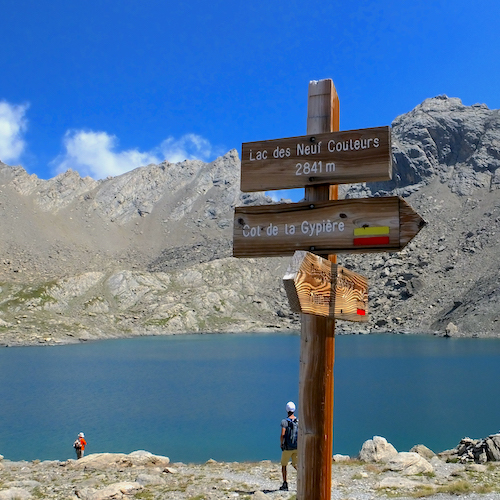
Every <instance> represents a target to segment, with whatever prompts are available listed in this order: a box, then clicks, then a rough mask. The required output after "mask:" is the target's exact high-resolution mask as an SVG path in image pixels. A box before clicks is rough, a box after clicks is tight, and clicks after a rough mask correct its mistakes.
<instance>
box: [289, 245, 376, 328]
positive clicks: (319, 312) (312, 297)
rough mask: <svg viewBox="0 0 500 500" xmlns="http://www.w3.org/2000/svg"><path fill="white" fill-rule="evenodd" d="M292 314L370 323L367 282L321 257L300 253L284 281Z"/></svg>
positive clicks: (296, 253) (294, 257)
mask: <svg viewBox="0 0 500 500" xmlns="http://www.w3.org/2000/svg"><path fill="white" fill-rule="evenodd" d="M283 285H284V287H285V290H286V294H287V297H288V302H289V303H290V308H291V309H292V311H293V312H297V313H304V314H314V315H316V316H324V317H328V318H333V319H342V320H345V321H358V322H363V321H368V281H367V279H366V278H365V277H363V276H361V275H359V274H356V273H354V272H352V271H349V270H348V269H346V268H345V267H342V266H338V265H337V264H334V263H333V262H330V261H329V260H326V259H323V258H322V257H320V256H319V255H315V254H313V253H310V252H304V251H297V252H295V254H294V255H293V257H292V261H291V262H290V265H289V266H288V269H287V272H286V274H285V276H284V277H283Z"/></svg>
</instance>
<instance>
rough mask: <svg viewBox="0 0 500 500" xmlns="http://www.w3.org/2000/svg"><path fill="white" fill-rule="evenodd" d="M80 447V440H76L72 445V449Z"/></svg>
mask: <svg viewBox="0 0 500 500" xmlns="http://www.w3.org/2000/svg"><path fill="white" fill-rule="evenodd" d="M81 447H82V443H81V442H80V438H78V439H77V440H76V441H75V442H74V443H73V448H76V449H78V448H81Z"/></svg>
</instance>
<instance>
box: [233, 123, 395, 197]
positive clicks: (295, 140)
mask: <svg viewBox="0 0 500 500" xmlns="http://www.w3.org/2000/svg"><path fill="white" fill-rule="evenodd" d="M241 150H242V153H241V190H242V191H243V192H245V191H268V190H272V189H289V188H299V187H305V186H311V185H315V184H325V183H329V184H346V183H349V182H359V179H363V180H364V182H368V181H372V182H373V181H386V180H388V179H390V178H391V176H392V153H391V129H390V128H389V127H378V128H366V129H360V130H349V131H343V132H330V133H327V134H316V135H306V136H304V137H290V138H288V139H277V140H274V141H261V142H247V143H244V144H243V145H242V148H241Z"/></svg>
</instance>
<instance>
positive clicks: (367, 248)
mask: <svg viewBox="0 0 500 500" xmlns="http://www.w3.org/2000/svg"><path fill="white" fill-rule="evenodd" d="M424 225H425V221H424V220H423V219H422V218H421V217H420V216H419V215H418V214H417V213H416V212H415V211H414V210H413V209H412V208H411V207H410V205H408V203H406V202H405V201H404V200H403V199H402V198H400V197H398V196H391V197H386V198H359V199H357V198H356V199H348V200H335V201H322V202H314V203H310V202H301V203H280V204H276V205H259V206H251V207H237V208H236V209H235V214H234V232H233V255H234V256H235V257H272V256H279V255H292V254H293V253H294V252H295V251H296V250H306V251H310V252H314V253H316V254H337V253H367V252H397V251H399V250H401V249H402V248H404V247H405V246H406V245H407V244H408V243H409V242H410V241H411V240H412V238H414V237H415V235H416V234H417V233H418V232H419V231H420V229H422V227H423V226H424Z"/></svg>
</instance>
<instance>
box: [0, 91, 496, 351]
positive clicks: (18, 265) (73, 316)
mask: <svg viewBox="0 0 500 500" xmlns="http://www.w3.org/2000/svg"><path fill="white" fill-rule="evenodd" d="M392 137H393V160H394V168H393V172H394V175H393V180H392V181H390V182H380V183H372V184H365V183H360V184H356V185H350V186H343V187H342V189H341V192H342V193H343V195H344V196H347V197H360V196H383V195H386V194H391V195H392V194H397V195H400V196H403V197H405V198H406V199H407V201H408V202H409V203H410V205H412V206H413V208H414V209H415V210H416V211H417V212H418V213H419V214H420V215H421V216H422V217H423V218H424V219H425V220H426V221H427V223H428V224H427V226H426V227H425V228H424V229H423V230H422V231H421V232H420V233H419V234H418V235H417V237H416V238H415V239H414V240H413V241H412V242H411V243H410V244H409V245H408V246H407V247H406V248H405V249H404V250H403V251H402V252H400V253H394V254H391V253H380V254H376V253H372V254H366V255H361V254H357V255H340V256H339V264H342V265H344V266H346V267H348V268H349V269H352V270H354V271H356V272H357V273H360V274H362V275H364V276H366V277H367V278H368V282H369V299H370V303H369V311H370V312H369V322H368V323H367V324H359V323H348V322H340V321H338V322H337V333H370V332H409V333H414V332H415V333H436V334H439V335H453V336H463V335H467V336H486V335H487V336H499V335H500V314H499V312H500V306H499V304H500V273H499V272H498V269H499V268H500V254H499V252H498V250H497V247H498V244H499V243H500V237H499V235H500V191H499V189H498V187H499V186H500V118H499V110H489V109H488V108H487V107H486V106H484V105H474V106H464V105H463V104H462V103H461V101H460V100H459V99H456V98H447V97H446V96H439V97H436V98H432V99H427V100H425V101H424V102H423V103H422V104H420V105H418V106H417V107H416V108H415V109H414V110H412V111H411V112H409V113H407V114H405V115H402V116H399V117H397V118H396V119H395V120H394V122H393V124H392ZM239 174H240V162H239V158H238V154H237V152H236V151H234V150H233V151H230V152H229V153H227V154H226V155H225V156H223V157H221V158H218V159H217V160H215V161H214V162H212V163H209V164H205V163H202V162H200V161H185V162H182V163H178V164H170V163H168V162H164V163H162V164H160V165H148V166H145V167H141V168H138V169H135V170H133V171H131V172H128V173H126V174H123V175H121V176H118V177H114V178H108V179H106V180H102V181H94V180H92V179H90V178H84V179H82V178H80V176H79V175H78V173H76V172H74V171H71V170H69V171H67V172H65V173H63V174H60V175H58V176H57V177H55V178H53V179H50V180H42V179H39V178H37V177H36V176H35V175H29V174H27V173H26V171H25V170H24V169H23V168H21V167H10V166H7V165H5V164H3V163H0V231H1V234H2V239H1V241H0V251H1V257H0V343H2V344H9V345H11V344H26V343H29V344H37V343H54V342H77V341H81V340H86V339H95V338H106V337H119V336H124V335H125V336H131V335H150V334H155V335H158V334H171V333H189V332H215V331H228V332H235V331H259V330H260V331H262V330H285V331H286V330H289V331H297V330H299V328H300V318H299V316H298V315H294V314H292V313H290V309H289V306H288V303H287V299H286V294H285V291H284V289H283V287H282V278H283V275H284V273H285V271H286V268H287V265H288V260H289V259H288V258H286V257H284V258H273V259H270V258H262V259H234V258H232V257H231V254H232V227H233V216H234V207H235V206H236V205H250V204H261V203H270V202H271V199H270V198H269V197H266V196H265V195H264V194H263V193H241V192H240V190H239Z"/></svg>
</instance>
